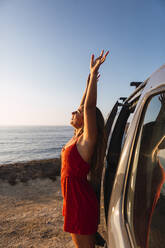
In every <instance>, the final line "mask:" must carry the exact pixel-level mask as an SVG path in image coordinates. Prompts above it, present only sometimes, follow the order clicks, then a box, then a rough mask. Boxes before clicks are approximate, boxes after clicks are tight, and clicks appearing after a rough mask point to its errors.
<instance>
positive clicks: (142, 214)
mask: <svg viewBox="0 0 165 248" xmlns="http://www.w3.org/2000/svg"><path fill="white" fill-rule="evenodd" d="M135 85H137V84H136V83H135ZM106 126H107V135H108V137H109V138H108V146H107V152H106V165H105V172H104V174H103V176H104V178H103V189H104V208H105V218H106V224H107V237H108V240H107V242H106V244H105V245H104V247H108V248H135V247H136V248H165V65H163V66H162V67H161V68H160V69H158V70H157V71H156V72H155V73H153V74H152V75H151V76H150V77H149V78H148V79H147V80H146V81H145V82H143V83H140V84H139V86H138V87H137V88H136V90H135V91H134V93H133V94H132V95H131V96H130V97H128V98H127V99H125V98H121V99H120V100H119V101H117V102H116V104H115V106H114V108H113V109H112V111H111V113H110V115H109V118H108V120H107V123H106Z"/></svg>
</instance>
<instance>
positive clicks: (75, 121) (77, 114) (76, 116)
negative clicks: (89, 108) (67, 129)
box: [70, 107, 84, 128]
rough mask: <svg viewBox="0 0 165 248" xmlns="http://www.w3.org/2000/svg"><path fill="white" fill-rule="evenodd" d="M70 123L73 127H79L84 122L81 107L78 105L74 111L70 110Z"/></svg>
mask: <svg viewBox="0 0 165 248" xmlns="http://www.w3.org/2000/svg"><path fill="white" fill-rule="evenodd" d="M70 124H71V125H72V126H73V127H75V128H81V127H82V126H83V124H84V114H83V107H79V108H78V109H77V110H76V111H74V112H72V119H71V121H70Z"/></svg>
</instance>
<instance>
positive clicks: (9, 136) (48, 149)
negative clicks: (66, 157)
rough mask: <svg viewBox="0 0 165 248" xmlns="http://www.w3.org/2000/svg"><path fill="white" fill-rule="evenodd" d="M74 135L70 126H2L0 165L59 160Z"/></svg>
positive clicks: (0, 127)
mask: <svg viewBox="0 0 165 248" xmlns="http://www.w3.org/2000/svg"><path fill="white" fill-rule="evenodd" d="M72 135H73V127H71V126H68V125H7V126H5V125H1V126H0V164H9V163H17V162H28V161H31V160H41V159H51V158H59V157H60V154H61V149H62V147H63V146H64V145H65V144H66V142H67V141H68V140H69V139H70V138H71V137H72Z"/></svg>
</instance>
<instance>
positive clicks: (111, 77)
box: [0, 0, 165, 125]
mask: <svg viewBox="0 0 165 248" xmlns="http://www.w3.org/2000/svg"><path fill="white" fill-rule="evenodd" d="M164 13H165V0H124V1H123V0H101V1H100V0H95V1H94V0H83V1H82V0H0V125H69V124H70V119H71V112H72V111H73V110H75V109H76V108H78V106H79V104H80V101H81V97H82V95H83V92H84V90H85V86H86V79H87V77H88V74H89V65H90V58H91V55H92V54H95V56H98V55H99V54H100V52H101V50H102V49H104V50H105V51H107V50H109V52H110V53H109V55H108V57H107V59H106V61H105V63H104V64H103V65H102V67H101V68H100V74H101V76H100V80H99V82H98V98H97V106H98V107H99V108H100V110H101V111H102V113H103V115H104V117H105V119H106V118H107V115H108V113H109V112H110V110H111V109H112V107H113V105H114V103H115V101H116V100H117V99H118V98H119V97H121V96H124V97H127V96H129V95H130V94H131V92H132V91H133V90H134V87H130V85H129V84H130V82H131V81H144V80H145V79H146V78H148V77H149V76H150V75H151V74H152V73H153V72H154V71H155V70H157V69H158V68H159V67H160V66H161V65H163V64H164V63H165V32H164V30H165V15H164Z"/></svg>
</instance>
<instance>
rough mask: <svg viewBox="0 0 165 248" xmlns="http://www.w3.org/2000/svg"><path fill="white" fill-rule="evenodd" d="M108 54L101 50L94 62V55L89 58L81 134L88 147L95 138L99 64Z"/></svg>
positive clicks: (92, 144)
mask: <svg viewBox="0 0 165 248" xmlns="http://www.w3.org/2000/svg"><path fill="white" fill-rule="evenodd" d="M108 53H109V52H106V53H105V54H104V50H102V52H101V54H100V56H99V57H98V58H97V59H96V60H94V55H92V56H91V62H90V80H89V84H88V88H87V92H86V98H85V102H84V134H83V140H84V141H86V142H87V143H88V145H89V146H94V145H95V143H96V138H97V125H96V102H97V75H98V70H99V68H100V66H101V64H102V63H103V62H104V61H105V59H106V57H107V55H108ZM103 54H104V55H103Z"/></svg>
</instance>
